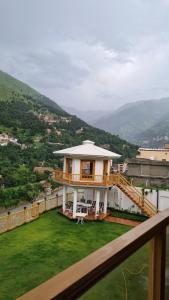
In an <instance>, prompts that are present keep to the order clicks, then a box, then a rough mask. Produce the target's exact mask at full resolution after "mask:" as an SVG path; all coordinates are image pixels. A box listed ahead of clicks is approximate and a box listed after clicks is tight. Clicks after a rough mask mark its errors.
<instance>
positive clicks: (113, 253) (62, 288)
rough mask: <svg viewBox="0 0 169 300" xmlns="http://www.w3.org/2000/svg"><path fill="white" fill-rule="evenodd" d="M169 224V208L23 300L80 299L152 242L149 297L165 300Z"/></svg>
mask: <svg viewBox="0 0 169 300" xmlns="http://www.w3.org/2000/svg"><path fill="white" fill-rule="evenodd" d="M168 225H169V209H167V210H165V211H163V212H160V213H158V214H157V215H155V216H154V217H152V218H150V219H149V220H147V221H145V222H144V223H142V224H140V225H138V226H137V227H135V228H134V229H132V230H130V231H128V232H127V233H125V234H123V235H122V236H120V237H119V238H117V239H116V240H114V241H112V242H110V243H108V244H107V245H105V246H104V247H102V248H100V249H98V250H97V251H95V252H93V253H92V254H90V255H89V256H87V257H86V258H84V259H82V260H81V261H79V262H77V263H76V264H74V265H73V266H71V267H69V268H68V269H66V270H65V271H63V272H61V273H59V274H58V275H56V276H54V277H53V278H51V279H49V280H48V281H46V282H44V283H43V284H41V285H40V286H38V287H36V288H35V289H33V290H32V291H30V292H28V293H26V294H25V295H23V296H21V297H20V298H19V300H33V299H36V300H49V299H57V300H58V299H66V300H70V299H71V300H72V299H77V298H78V297H79V296H80V295H82V294H84V293H85V292H86V291H87V290H88V289H89V288H91V287H92V286H93V285H94V284H95V283H97V282H98V281H100V280H101V279H102V278H103V277H104V276H105V275H106V274H108V273H109V272H110V271H112V270H113V269H114V268H115V267H117V266H118V265H119V264H121V263H122V262H123V261H124V260H125V259H126V258H128V257H129V256H131V255H132V254H133V253H134V252H136V251H137V250H138V249H140V248H141V247H142V246H143V245H145V244H146V243H147V242H148V241H151V253H150V258H151V259H150V260H149V280H148V299H149V300H164V297H165V264H166V259H165V257H166V227H167V226H168ZM112 286H113V282H112Z"/></svg>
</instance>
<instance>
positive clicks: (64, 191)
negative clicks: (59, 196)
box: [62, 185, 67, 212]
mask: <svg viewBox="0 0 169 300" xmlns="http://www.w3.org/2000/svg"><path fill="white" fill-rule="evenodd" d="M66 192H67V186H66V185H64V186H63V202H62V209H63V212H65V209H66Z"/></svg>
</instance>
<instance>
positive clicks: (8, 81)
mask: <svg viewBox="0 0 169 300" xmlns="http://www.w3.org/2000/svg"><path fill="white" fill-rule="evenodd" d="M18 95H19V97H20V99H21V98H24V96H26V97H29V98H32V99H33V101H34V102H37V103H40V104H42V105H43V106H44V107H45V106H47V107H48V109H51V110H54V111H55V112H56V113H59V112H62V113H63V110H62V108H61V107H60V106H59V105H58V104H56V103H55V102H54V101H52V100H50V99H49V98H48V97H46V96H44V95H41V94H40V93H39V92H37V91H36V90H34V89H33V88H31V87H30V86H28V85H27V84H25V83H23V82H21V81H20V80H18V79H16V78H14V77H12V76H10V75H9V74H7V73H5V72H2V71H0V101H6V100H8V101H10V100H13V99H14V98H16V97H17V96H18Z"/></svg>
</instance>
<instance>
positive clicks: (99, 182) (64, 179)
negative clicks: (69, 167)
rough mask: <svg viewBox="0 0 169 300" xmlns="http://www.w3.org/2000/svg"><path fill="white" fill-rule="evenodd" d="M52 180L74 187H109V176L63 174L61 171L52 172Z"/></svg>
mask: <svg viewBox="0 0 169 300" xmlns="http://www.w3.org/2000/svg"><path fill="white" fill-rule="evenodd" d="M53 179H54V180H56V181H57V182H59V183H62V184H70V185H74V186H88V185H89V186H103V187H104V186H109V185H111V182H110V176H107V175H104V176H103V175H85V176H84V175H83V176H82V174H71V173H64V172H63V171H62V170H58V169H57V170H55V171H54V172H53Z"/></svg>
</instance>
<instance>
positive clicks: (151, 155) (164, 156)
mask: <svg viewBox="0 0 169 300" xmlns="http://www.w3.org/2000/svg"><path fill="white" fill-rule="evenodd" d="M138 152H139V154H138V155H137V156H136V158H141V159H150V160H158V161H169V144H165V145H164V148H139V149H138Z"/></svg>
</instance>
